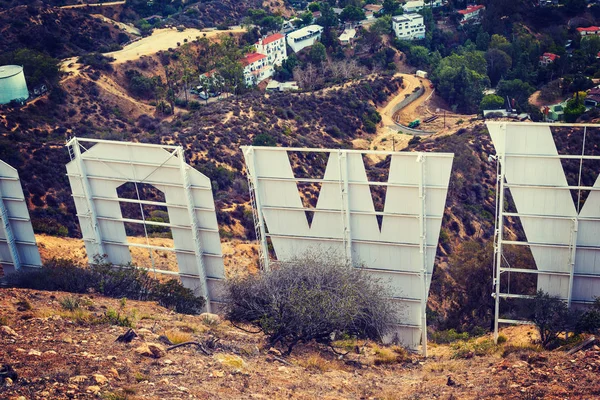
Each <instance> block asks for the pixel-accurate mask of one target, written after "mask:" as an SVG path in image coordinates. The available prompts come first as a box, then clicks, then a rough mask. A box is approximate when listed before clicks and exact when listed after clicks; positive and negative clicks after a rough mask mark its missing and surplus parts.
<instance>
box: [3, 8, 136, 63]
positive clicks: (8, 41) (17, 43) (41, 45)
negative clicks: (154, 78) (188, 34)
mask: <svg viewBox="0 0 600 400" xmlns="http://www.w3.org/2000/svg"><path fill="white" fill-rule="evenodd" d="M0 35H1V36H2V41H0V53H4V52H8V51H12V50H16V49H18V48H22V47H27V48H30V49H34V50H38V51H40V52H44V53H46V54H48V55H50V56H52V57H56V58H65V57H70V56H73V55H80V54H84V53H87V52H92V51H100V52H105V51H110V50H111V49H112V50H115V49H117V48H118V47H119V44H120V43H123V42H127V41H128V40H129V39H130V38H131V36H130V35H128V34H127V33H125V32H122V31H120V30H118V29H116V28H115V27H114V26H113V25H111V24H107V23H105V22H103V21H100V20H99V19H97V18H94V17H91V16H89V15H86V14H83V13H80V12H77V11H74V10H70V9H60V8H50V7H35V6H18V7H13V8H10V9H7V10H4V11H2V12H0Z"/></svg>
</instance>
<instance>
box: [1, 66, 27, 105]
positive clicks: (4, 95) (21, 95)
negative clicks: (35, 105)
mask: <svg viewBox="0 0 600 400" xmlns="http://www.w3.org/2000/svg"><path fill="white" fill-rule="evenodd" d="M28 97H29V90H27V82H25V75H24V74H23V67H21V66H20V65H3V66H1V67H0V104H7V103H10V102H11V100H24V99H27V98H28Z"/></svg>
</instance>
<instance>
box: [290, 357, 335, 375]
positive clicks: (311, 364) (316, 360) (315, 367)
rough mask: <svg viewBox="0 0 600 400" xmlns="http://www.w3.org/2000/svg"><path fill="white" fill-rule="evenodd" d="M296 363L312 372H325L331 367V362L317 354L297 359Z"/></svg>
mask: <svg viewBox="0 0 600 400" xmlns="http://www.w3.org/2000/svg"><path fill="white" fill-rule="evenodd" d="M297 363H298V365H300V366H301V367H304V368H306V369H307V370H309V371H314V372H327V371H331V370H332V369H333V366H332V363H331V362H330V361H328V360H327V359H325V358H323V357H322V356H320V355H319V354H311V355H309V356H307V357H305V358H302V359H300V360H298V362H297Z"/></svg>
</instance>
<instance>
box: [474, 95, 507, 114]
mask: <svg viewBox="0 0 600 400" xmlns="http://www.w3.org/2000/svg"><path fill="white" fill-rule="evenodd" d="M503 106H504V99H503V98H502V97H500V96H497V95H495V94H487V95H485V96H483V100H481V103H479V110H480V111H483V110H497V109H499V108H502V107H503Z"/></svg>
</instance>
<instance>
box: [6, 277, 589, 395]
mask: <svg viewBox="0 0 600 400" xmlns="http://www.w3.org/2000/svg"><path fill="white" fill-rule="evenodd" d="M67 296H70V295H68V294H66V293H59V292H36V291H29V290H16V289H0V325H2V326H1V327H0V349H1V351H0V371H2V368H4V369H6V366H10V367H11V368H12V369H13V370H14V371H15V372H16V374H17V375H18V376H17V377H16V378H15V376H13V378H15V379H12V380H13V382H10V381H6V380H5V381H4V382H3V383H0V398H2V399H92V398H104V399H184V398H192V399H251V398H254V399H283V398H295V399H432V398H441V399H463V398H464V399H477V398H485V399H489V398H493V399H518V398H523V399H525V398H526V399H536V398H539V399H542V398H544V399H563V398H570V399H583V398H586V399H589V398H598V396H599V395H600V385H598V383H597V374H598V372H599V368H600V351H599V349H598V348H597V347H596V348H595V349H592V350H588V351H584V352H579V353H577V354H576V355H573V356H567V355H566V353H564V352H552V353H549V352H536V351H533V350H531V349H530V348H528V347H527V346H523V344H522V343H521V344H519V343H517V341H516V340H517V338H520V339H519V340H521V342H523V338H525V339H526V341H527V340H528V335H527V334H531V331H530V329H531V328H523V327H521V328H509V329H508V331H505V332H504V333H505V334H506V336H507V337H508V338H509V340H508V342H507V343H506V344H504V345H502V346H500V347H498V348H492V349H489V350H488V351H486V353H488V354H486V355H484V356H477V355H475V356H473V355H472V354H471V353H468V352H467V353H466V356H467V357H470V358H468V359H451V355H452V354H453V352H456V350H454V349H452V348H450V347H448V346H441V345H440V346H435V345H434V346H431V353H432V354H433V356H432V357H430V358H429V359H427V360H424V359H421V358H420V357H418V356H409V357H408V358H404V359H402V360H401V361H396V360H395V357H396V355H397V354H396V353H394V352H393V350H391V349H384V350H377V348H375V347H374V346H373V345H372V344H370V343H367V344H364V345H363V343H362V342H358V343H356V345H357V348H356V349H357V350H358V352H359V354H357V353H356V352H354V351H351V352H350V353H349V354H348V355H346V356H345V357H339V356H337V355H335V354H333V353H332V352H330V351H327V350H326V349H320V352H319V349H317V348H315V347H314V346H312V345H308V346H304V345H303V346H299V347H298V348H297V350H295V352H294V353H293V354H292V356H291V357H289V358H288V359H287V360H284V359H282V358H280V357H278V355H277V354H276V352H275V351H273V350H269V349H265V348H264V347H263V346H264V337H263V336H262V335H260V334H250V333H246V332H243V331H241V330H238V329H236V328H234V327H232V326H231V325H230V324H229V323H228V322H223V321H213V320H210V319H209V318H207V317H201V316H187V315H178V314H175V313H173V312H171V311H169V310H166V309H164V308H161V307H159V306H157V305H155V304H153V303H149V302H136V301H126V302H123V301H119V300H114V299H107V298H104V297H102V296H99V295H95V294H90V295H85V296H82V295H77V297H79V298H80V301H81V303H82V304H83V305H82V308H81V309H80V310H79V311H77V312H74V313H73V312H68V311H65V310H64V309H63V308H62V307H61V304H60V302H61V299H63V298H64V297H67ZM109 309H112V310H116V311H117V312H119V313H120V314H121V315H122V316H124V315H126V316H129V317H131V318H133V320H134V324H135V330H136V331H137V333H138V334H139V335H140V337H139V338H137V339H135V340H134V341H133V342H131V343H129V344H122V343H116V342H115V339H116V338H117V336H118V335H120V334H122V333H124V332H125V331H126V330H127V328H124V327H120V326H114V325H110V324H108V323H89V322H86V321H87V320H90V319H92V318H93V317H94V316H102V315H103V314H104V313H105V312H107V310H109ZM162 334H167V336H168V337H171V338H178V339H179V340H197V341H200V342H201V343H203V344H204V346H205V347H206V348H207V349H208V351H209V354H203V353H202V352H200V351H198V350H197V349H196V348H195V346H193V347H189V346H185V347H179V348H177V349H174V350H172V351H167V352H162V351H157V353H158V354H157V355H158V356H159V357H158V358H154V357H149V356H144V355H141V354H139V353H140V351H139V350H136V349H138V348H139V347H140V346H141V347H144V345H145V344H153V343H160V341H159V335H162ZM481 340H485V338H484V339H480V341H481ZM487 343H489V340H488V341H487ZM469 346H472V344H471V345H469ZM511 349H512V350H513V351H512V352H511V351H510V350H511ZM142 350H144V349H142ZM377 351H378V352H379V353H381V352H382V351H383V352H384V353H385V354H387V355H388V357H387V358H385V357H382V356H377V355H376V352H377ZM503 352H504V353H510V354H507V355H505V356H502V353H503ZM273 353H275V354H273ZM377 359H379V360H387V361H389V363H384V364H380V365H376V364H378V362H377V361H376V360H377ZM1 365H4V367H2V366H1ZM0 376H2V375H0ZM0 380H1V379H0Z"/></svg>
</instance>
